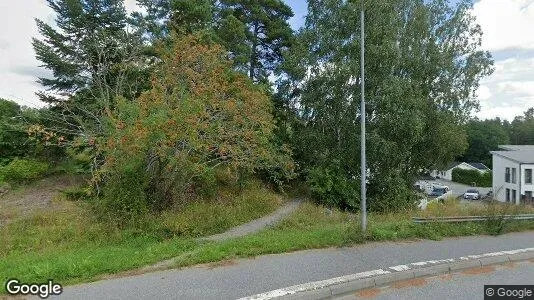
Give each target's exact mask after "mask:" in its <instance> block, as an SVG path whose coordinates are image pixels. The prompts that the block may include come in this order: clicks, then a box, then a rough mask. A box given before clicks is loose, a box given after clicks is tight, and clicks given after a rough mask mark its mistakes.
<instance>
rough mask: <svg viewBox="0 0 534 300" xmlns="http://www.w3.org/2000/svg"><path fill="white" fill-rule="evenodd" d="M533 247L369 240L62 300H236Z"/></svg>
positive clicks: (86, 291)
mask: <svg viewBox="0 0 534 300" xmlns="http://www.w3.org/2000/svg"><path fill="white" fill-rule="evenodd" d="M530 247H534V232H523V233H512V234H507V235H502V236H498V237H490V236H477V237H465V238H457V239H446V240H442V241H419V242H398V243H371V244H366V245H362V246H358V247H351V248H340V249H322V250H310V251H299V252H294V253H290V254H280V255H266V256H260V257H257V258H255V259H243V260H236V261H228V262H225V263H222V264H217V266H210V265H204V266H197V267H191V268H184V269H181V270H168V271H160V272H154V273H150V274H144V275H139V276H133V277H127V278H118V279H111V280H106V281H100V282H95V283H90V284H83V285H77V286H71V287H66V288H65V290H64V293H63V294H62V295H61V296H59V298H64V299H150V300H157V299H237V298H240V297H244V296H249V295H254V294H258V293H263V292H266V291H270V290H274V289H278V288H283V287H287V286H292V285H296V284H301V283H306V282H310V281H318V280H325V279H329V278H333V277H338V276H343V275H348V274H353V273H358V272H363V271H368V270H374V269H379V268H388V267H389V266H395V265H400V264H406V263H410V262H418V261H426V260H437V259H447V258H458V257H461V256H466V255H471V254H481V253H487V252H494V251H501V250H514V249H520V248H530Z"/></svg>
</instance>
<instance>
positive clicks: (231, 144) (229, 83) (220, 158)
mask: <svg viewBox="0 0 534 300" xmlns="http://www.w3.org/2000/svg"><path fill="white" fill-rule="evenodd" d="M199 35H200V34H199ZM225 56H226V55H225V51H224V49H222V48H221V47H220V46H218V45H215V44H209V43H205V42H203V38H202V37H201V36H197V35H191V36H187V37H182V38H181V39H180V40H177V41H175V43H174V45H173V47H172V48H171V49H164V53H162V55H161V57H162V60H163V63H162V64H160V65H159V66H158V68H157V70H156V72H155V73H154V78H153V80H152V84H153V85H152V88H151V89H150V90H149V91H147V92H145V93H143V94H142V95H141V96H140V97H139V98H138V99H137V101H127V100H126V99H123V98H121V99H117V105H116V107H114V110H113V111H109V113H108V115H107V116H106V117H105V118H104V120H103V122H102V123H103V125H104V126H105V131H106V132H105V135H104V136H102V137H98V139H97V140H96V141H95V146H96V148H97V149H98V151H99V153H98V157H101V158H102V164H101V165H100V169H99V170H98V172H97V173H96V174H95V178H94V181H95V182H98V183H102V184H104V186H105V189H104V191H103V192H104V197H103V199H102V201H103V206H102V207H103V208H105V209H110V210H111V212H113V213H115V214H119V213H125V214H126V217H127V218H129V217H130V216H135V215H136V214H137V213H138V212H142V211H145V210H146V209H149V210H152V211H162V210H165V209H168V208H171V207H173V205H174V204H177V202H179V201H180V202H187V201H184V199H185V200H187V199H189V197H190V196H191V195H193V196H195V195H199V194H202V192H204V195H201V196H210V195H214V194H215V191H216V190H215V189H216V188H217V187H218V186H217V184H218V183H217V182H216V178H217V176H216V175H217V174H216V173H217V172H216V170H217V169H219V168H221V169H226V170H229V172H230V173H232V174H237V178H236V180H237V181H239V180H241V179H242V178H243V177H244V176H247V175H248V176H250V174H253V173H254V172H256V171H258V170H271V171H272V172H270V173H271V174H274V175H272V176H273V177H274V179H273V180H280V177H284V176H285V174H291V172H290V171H291V170H290V169H291V168H292V163H291V158H290V156H289V154H288V153H285V152H282V151H280V150H279V149H278V148H277V147H275V146H274V145H273V143H272V140H273V138H274V135H273V130H274V128H275V124H274V120H273V116H272V103H271V101H270V99H269V97H268V95H267V94H266V92H265V90H264V89H263V88H262V87H261V86H259V85H254V84H253V82H252V81H251V80H250V79H249V78H247V77H246V76H244V75H242V74H240V73H238V72H236V71H234V70H233V69H232V67H231V62H230V61H229V60H227V59H226V58H225ZM134 160H135V167H132V168H125V167H124V166H125V165H128V164H132V163H133V161H134ZM280 168H282V170H280ZM285 168H287V169H288V170H287V171H286V170H285ZM134 184H135V186H133V185H134ZM133 190H135V191H136V192H135V193H134V194H135V195H134V194H132V191H133ZM130 197H133V198H130ZM142 198H146V199H142ZM113 201H115V202H117V203H116V204H114V203H112V202H113ZM130 202H132V203H130ZM178 204H181V203H178Z"/></svg>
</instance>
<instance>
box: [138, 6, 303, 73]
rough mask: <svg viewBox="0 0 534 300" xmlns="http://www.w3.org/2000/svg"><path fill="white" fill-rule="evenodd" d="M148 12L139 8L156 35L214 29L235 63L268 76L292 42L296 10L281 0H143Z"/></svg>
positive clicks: (144, 23) (148, 33) (150, 33)
mask: <svg viewBox="0 0 534 300" xmlns="http://www.w3.org/2000/svg"><path fill="white" fill-rule="evenodd" d="M138 3H139V5H140V6H141V7H143V8H144V10H145V11H146V12H147V13H146V14H144V15H142V14H136V15H135V19H136V24H138V26H140V27H144V31H145V32H146V34H145V36H147V37H148V38H149V39H150V40H151V41H153V40H155V39H165V38H168V37H169V35H170V32H171V31H174V32H177V33H178V34H182V35H183V34H189V33H192V32H195V31H199V30H208V31H211V32H212V33H213V35H212V37H213V38H214V40H215V41H216V42H218V43H220V44H222V45H223V46H224V47H225V48H226V50H228V52H229V56H230V58H231V59H232V60H233V61H234V67H235V68H236V69H237V70H239V71H242V72H244V73H246V74H248V75H249V77H250V78H251V79H253V80H254V81H256V82H258V81H265V80H266V79H267V77H268V76H269V75H270V74H271V72H272V71H274V70H275V69H276V67H278V66H279V64H280V63H281V60H282V53H283V52H284V51H285V50H287V49H288V48H289V46H290V45H291V41H292V38H293V31H292V29H291V27H290V26H289V23H288V20H289V18H291V17H292V16H293V12H292V10H291V8H290V7H289V6H287V5H286V4H284V2H283V1H282V0H269V1H250V0H219V1H216V0H139V1H138Z"/></svg>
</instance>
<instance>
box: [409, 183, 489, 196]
mask: <svg viewBox="0 0 534 300" xmlns="http://www.w3.org/2000/svg"><path fill="white" fill-rule="evenodd" d="M419 182H427V183H429V184H433V183H435V184H439V185H446V186H448V187H449V188H450V189H451V192H452V195H453V196H454V197H458V196H461V195H463V194H464V193H465V191H467V190H468V189H472V188H473V187H471V186H469V185H466V184H461V183H457V182H453V181H448V180H445V179H435V180H420V181H419ZM474 189H477V190H478V191H479V192H480V195H481V196H483V195H486V194H487V193H488V192H489V191H490V190H491V188H483V187H475V188H474Z"/></svg>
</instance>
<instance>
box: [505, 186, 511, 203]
mask: <svg viewBox="0 0 534 300" xmlns="http://www.w3.org/2000/svg"><path fill="white" fill-rule="evenodd" d="M506 202H510V189H506Z"/></svg>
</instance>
